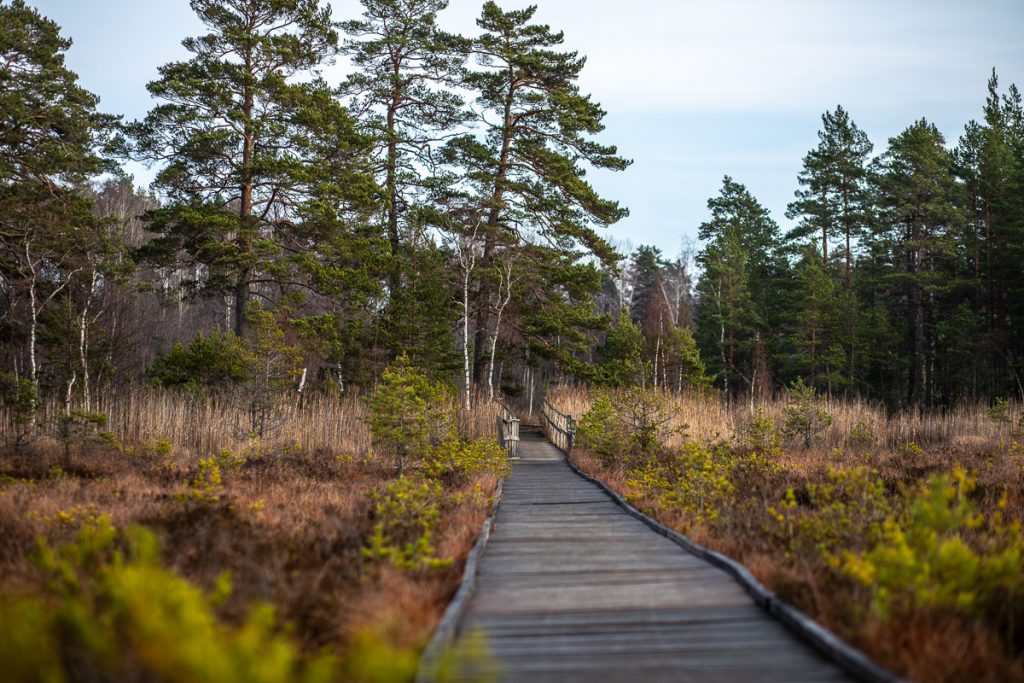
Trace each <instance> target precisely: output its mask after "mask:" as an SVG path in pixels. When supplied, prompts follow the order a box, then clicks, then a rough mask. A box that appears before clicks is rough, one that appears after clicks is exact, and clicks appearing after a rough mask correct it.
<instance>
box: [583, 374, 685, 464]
mask: <svg viewBox="0 0 1024 683" xmlns="http://www.w3.org/2000/svg"><path fill="white" fill-rule="evenodd" d="M673 418H674V415H673V413H672V406H671V404H670V403H669V401H668V399H666V398H665V396H664V395H663V394H661V393H660V392H658V391H654V390H651V389H642V388H639V387H632V388H629V389H618V390H613V391H609V392H607V393H603V394H601V395H599V396H598V397H597V399H596V400H595V401H594V403H593V404H592V405H591V407H590V410H588V411H587V413H586V414H585V415H584V416H583V417H582V418H581V419H580V421H579V423H578V424H577V428H576V443H577V445H579V446H580V447H582V448H586V449H588V450H590V451H592V452H593V453H594V454H595V455H597V456H598V457H599V458H600V459H601V460H602V461H603V462H604V463H605V464H606V465H614V464H619V465H623V464H627V463H628V462H629V461H631V460H636V459H651V458H655V457H657V456H658V454H659V453H661V452H662V450H663V448H664V444H665V443H666V442H667V441H668V440H669V439H670V438H672V437H673V436H674V435H676V434H680V433H685V431H686V425H682V426H680V427H673V426H672V420H673Z"/></svg>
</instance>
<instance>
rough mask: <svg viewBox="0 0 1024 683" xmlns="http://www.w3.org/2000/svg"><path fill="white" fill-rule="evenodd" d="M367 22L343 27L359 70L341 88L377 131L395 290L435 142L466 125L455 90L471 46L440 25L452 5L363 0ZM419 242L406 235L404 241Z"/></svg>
mask: <svg viewBox="0 0 1024 683" xmlns="http://www.w3.org/2000/svg"><path fill="white" fill-rule="evenodd" d="M362 4H363V9H364V12H363V17H362V19H359V20H355V21H348V22H345V23H343V24H342V28H343V29H344V31H345V32H346V33H347V34H348V35H349V36H351V38H350V39H349V40H347V41H345V44H344V47H343V51H344V52H345V53H346V54H348V55H349V56H350V57H351V59H352V63H353V65H354V66H355V67H356V68H357V69H358V71H357V72H356V73H354V74H352V75H351V76H350V77H349V78H348V80H347V81H346V83H345V84H344V85H343V86H342V89H343V90H344V91H345V92H347V93H350V94H352V95H353V96H354V98H355V102H354V107H353V108H354V109H355V110H356V111H358V112H361V115H362V120H363V121H365V123H366V124H367V125H368V126H369V127H370V128H371V129H372V130H373V131H374V134H375V137H376V140H377V147H378V151H377V157H378V158H379V160H380V164H379V166H380V169H379V176H380V184H381V186H382V187H383V189H384V195H385V200H386V201H385V202H384V204H383V208H384V210H385V213H386V216H385V220H386V223H387V234H388V240H389V242H390V246H391V255H392V257H393V259H394V270H393V272H392V276H391V290H392V292H393V293H395V294H397V292H398V290H399V289H400V288H401V286H402V282H401V277H400V276H401V272H400V264H401V262H402V259H401V256H402V254H401V250H400V247H401V243H402V239H403V238H402V233H403V232H405V233H408V232H409V231H410V230H411V229H412V228H413V227H414V226H410V225H408V224H407V225H404V226H403V225H401V220H400V217H401V216H402V215H403V214H407V213H408V209H409V207H410V206H411V205H413V204H415V203H417V202H419V201H421V200H422V199H423V197H422V194H423V186H424V185H425V184H427V183H428V178H425V177H423V176H424V174H429V173H430V172H431V171H432V169H433V167H434V163H435V161H434V154H435V152H436V149H435V148H436V147H437V146H438V144H439V143H440V142H441V141H442V140H443V139H444V138H446V137H448V136H450V135H451V134H452V131H453V130H456V129H458V127H459V126H461V125H462V124H463V123H465V122H466V120H467V114H466V112H465V111H464V109H463V101H462V98H461V97H460V96H459V95H458V94H457V93H456V92H455V91H453V90H451V89H450V88H448V87H446V86H453V85H457V84H458V82H459V76H460V73H461V69H462V65H463V62H464V61H465V52H466V49H467V46H466V44H465V43H466V41H464V40H463V39H460V38H458V37H457V36H453V35H450V34H447V33H444V32H443V31H441V30H440V29H439V28H438V27H437V23H436V21H437V14H438V13H439V12H441V11H442V10H444V9H445V8H446V7H447V6H448V0H362ZM411 237H415V236H412V235H407V236H406V239H410V238H411Z"/></svg>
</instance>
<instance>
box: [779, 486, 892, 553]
mask: <svg viewBox="0 0 1024 683" xmlns="http://www.w3.org/2000/svg"><path fill="white" fill-rule="evenodd" d="M806 493H807V504H806V505H798V504H797V499H796V495H795V493H794V491H793V489H789V490H788V491H787V492H786V496H785V497H784V498H783V499H782V501H780V503H779V505H778V506H777V507H771V508H769V509H768V512H769V514H770V515H771V516H772V518H773V519H774V520H775V522H776V523H777V526H776V527H775V528H774V529H773V533H774V535H775V536H776V537H777V538H779V539H780V540H781V541H782V542H783V544H784V545H785V547H786V554H787V556H788V557H791V558H792V557H798V556H799V557H817V558H819V559H820V560H822V561H824V562H825V563H826V564H828V565H829V566H831V567H833V568H838V565H839V555H840V553H842V552H845V551H849V550H852V549H861V548H868V547H871V545H872V544H873V543H876V542H878V541H879V540H880V539H881V538H882V528H883V525H884V523H885V520H886V519H887V518H888V517H889V516H890V515H891V514H892V512H893V509H892V506H891V505H890V503H889V499H888V497H887V496H886V491H885V482H884V481H882V478H881V477H880V476H879V475H878V472H876V471H875V470H873V469H870V468H868V467H854V468H850V469H832V468H829V469H828V474H827V476H826V480H825V482H824V483H821V484H809V485H808V487H807V492H806Z"/></svg>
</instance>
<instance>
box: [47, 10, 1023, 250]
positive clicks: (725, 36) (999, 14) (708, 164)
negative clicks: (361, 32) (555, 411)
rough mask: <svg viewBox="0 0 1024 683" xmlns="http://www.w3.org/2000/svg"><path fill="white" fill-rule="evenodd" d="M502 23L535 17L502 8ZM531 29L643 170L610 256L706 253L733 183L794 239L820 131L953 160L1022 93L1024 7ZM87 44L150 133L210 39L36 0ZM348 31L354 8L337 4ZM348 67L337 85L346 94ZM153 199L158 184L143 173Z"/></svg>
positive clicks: (805, 13)
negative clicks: (831, 116) (157, 88)
mask: <svg viewBox="0 0 1024 683" xmlns="http://www.w3.org/2000/svg"><path fill="white" fill-rule="evenodd" d="M498 2H499V5H501V6H502V7H503V8H505V9H512V8H520V7H523V6H525V5H527V4H529V3H527V2H524V1H522V0H498ZM533 2H534V3H535V4H537V5H539V8H538V10H537V14H536V16H535V21H537V22H540V23H546V24H549V25H550V26H551V27H552V28H553V29H556V30H561V31H564V32H565V45H566V48H567V49H572V50H577V51H579V52H580V53H581V54H583V55H586V56H587V65H586V67H585V68H584V70H583V73H582V75H581V78H580V86H581V89H582V90H583V91H584V92H586V93H589V94H591V95H592V96H593V98H594V99H595V100H596V101H598V102H600V103H601V105H602V106H603V107H604V109H605V110H606V111H607V112H608V114H607V117H606V118H605V124H606V126H607V128H606V130H605V131H604V132H603V133H602V134H601V136H600V137H599V140H600V141H601V142H603V143H605V144H614V145H617V146H618V148H619V151H620V153H621V154H622V155H623V156H625V157H627V158H630V159H632V160H633V162H634V163H633V165H632V166H631V167H630V168H628V169H627V170H626V171H624V172H621V173H613V172H609V171H600V172H594V173H592V174H591V175H590V176H589V178H590V180H591V182H592V183H593V184H594V186H595V187H596V188H597V189H598V190H599V191H600V192H601V193H602V194H603V195H604V196H606V197H608V198H611V199H616V200H618V201H620V202H621V203H622V204H623V205H625V206H627V207H628V208H629V209H630V216H629V217H628V218H625V219H623V220H622V221H620V222H619V223H618V224H616V225H615V226H612V228H610V231H609V233H608V236H609V237H610V238H611V239H612V240H613V242H615V243H617V244H620V245H621V246H624V247H627V246H629V245H632V246H636V245H640V244H652V245H655V246H657V247H659V248H660V249H661V250H662V252H663V253H664V254H665V255H666V256H674V255H675V254H676V253H678V251H679V250H680V248H681V246H682V245H683V244H685V243H687V242H693V241H694V240H695V239H696V234H697V227H698V226H699V225H700V224H701V223H702V222H703V221H705V220H706V219H707V217H708V212H707V200H708V198H709V197H712V196H714V195H715V194H717V192H718V190H719V188H720V187H721V183H722V177H723V176H724V175H730V176H732V177H733V179H735V180H737V181H738V182H741V183H743V184H745V185H746V186H747V187H748V188H749V189H750V191H751V192H752V193H753V194H754V196H756V197H757V198H758V199H759V200H760V201H761V203H763V204H764V205H765V206H766V207H768V209H769V211H770V212H771V213H772V215H773V217H774V218H775V219H776V220H777V221H778V222H779V223H780V224H781V225H782V226H783V228H784V229H785V228H786V227H788V226H789V225H790V221H788V220H787V219H786V218H785V210H786V205H787V204H788V203H789V202H790V201H792V198H793V192H794V191H795V190H796V188H797V182H796V177H797V174H798V173H799V171H800V168H801V162H802V159H803V157H804V155H805V154H806V153H807V151H809V150H810V149H811V148H813V147H814V146H815V144H816V143H817V131H818V130H819V128H820V124H821V115H822V113H823V112H825V111H826V110H834V109H835V107H836V106H837V105H842V106H843V107H844V108H845V109H846V110H847V111H848V112H850V115H851V117H852V119H853V120H854V122H855V123H856V124H857V125H858V126H859V127H860V128H861V129H863V130H864V131H865V132H866V133H867V134H868V136H869V138H870V139H871V141H872V142H873V143H874V145H875V151H876V153H880V152H882V151H883V150H884V149H885V146H886V142H887V140H888V139H889V138H891V137H893V136H895V135H898V134H899V133H900V131H902V130H903V129H904V128H906V127H907V126H908V125H910V124H911V123H912V122H914V121H916V120H918V119H920V118H922V117H924V118H927V119H928V120H929V121H932V122H933V123H935V124H936V125H937V126H938V128H939V130H940V131H942V132H943V134H944V135H945V136H946V139H947V142H948V143H949V144H950V145H953V144H955V142H956V140H957V138H958V137H959V136H960V134H961V133H962V131H963V127H964V124H965V123H967V122H968V121H969V120H971V119H978V118H980V117H981V107H982V105H983V103H984V100H985V94H986V82H987V80H988V77H989V74H990V73H991V71H992V69H993V68H995V69H996V71H997V72H998V74H999V79H1000V85H1001V86H1002V87H1003V88H1004V89H1005V87H1006V86H1008V85H1009V84H1010V83H1017V84H1018V85H1019V86H1022V87H1024V40H1022V39H1021V30H1022V29H1024V2H1022V1H1021V0H973V1H972V2H964V1H963V0H716V1H712V0H630V1H629V2H622V0H533ZM29 4H34V5H35V6H36V7H37V8H38V9H39V11H40V12H41V13H42V14H43V15H45V16H47V17H49V18H51V19H53V20H54V21H56V22H57V23H58V24H59V25H60V26H61V27H62V29H63V33H64V35H65V36H68V37H70V38H71V39H72V40H73V41H74V44H73V46H72V47H71V49H70V50H69V52H68V55H67V63H68V65H69V67H70V68H71V69H73V70H74V71H75V72H76V73H78V75H79V77H80V80H81V83H82V84H83V85H84V86H85V87H87V88H88V89H90V90H92V91H93V92H94V93H96V94H97V95H99V96H100V98H101V103H100V106H101V109H103V110H104V111H107V112H110V113H114V114H121V115H124V116H125V118H126V119H129V120H131V119H136V118H141V117H143V116H144V115H145V113H146V112H147V111H148V110H149V108H150V107H152V106H153V104H154V102H153V101H152V100H151V99H150V97H149V94H148V93H147V91H146V89H145V85H146V83H147V82H149V81H151V80H153V79H154V78H155V77H156V75H157V68H158V67H159V66H160V65H161V64H165V63H167V62H170V61H175V60H180V59H185V58H187V56H188V55H187V53H186V52H185V50H184V48H182V47H181V40H182V39H183V38H185V37H186V36H189V35H197V34H199V33H201V32H202V27H201V25H200V24H199V22H198V21H197V20H196V18H195V17H194V15H193V14H192V12H191V10H190V8H189V4H188V2H187V0H36V1H35V2H34V3H33V2H32V0H29ZM330 4H331V5H332V6H333V10H334V16H335V18H336V19H338V20H343V19H349V18H354V17H356V16H358V15H359V13H360V11H361V10H360V5H359V4H358V2H357V0H332V2H331V3H330ZM481 5H482V0H451V2H450V5H449V7H448V9H447V10H446V11H445V12H444V13H442V14H441V15H440V23H441V25H442V26H443V27H444V28H445V29H447V30H450V31H458V32H461V33H463V34H465V35H473V34H475V33H476V26H475V23H474V20H475V19H476V17H477V16H478V15H479V12H480V7H481ZM346 71H347V65H345V64H344V63H339V64H337V65H335V66H334V67H331V68H330V69H328V70H326V71H325V76H326V77H327V79H328V80H329V81H331V82H332V83H336V82H338V81H340V80H341V79H342V78H343V77H344V75H345V73H346ZM129 170H130V172H132V173H133V174H135V177H136V180H137V182H139V183H140V184H146V183H148V181H149V180H150V179H151V178H152V173H153V172H152V170H146V169H145V168H142V167H140V166H136V165H133V166H131V167H130V168H129Z"/></svg>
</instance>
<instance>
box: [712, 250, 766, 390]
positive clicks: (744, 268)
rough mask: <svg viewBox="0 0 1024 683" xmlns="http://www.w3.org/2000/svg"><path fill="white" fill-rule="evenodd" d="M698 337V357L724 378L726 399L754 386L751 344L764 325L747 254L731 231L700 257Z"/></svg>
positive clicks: (753, 349)
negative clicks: (699, 350) (759, 314)
mask: <svg viewBox="0 0 1024 683" xmlns="http://www.w3.org/2000/svg"><path fill="white" fill-rule="evenodd" d="M698 261H699V262H700V264H701V266H702V267H703V268H704V272H703V273H702V274H701V277H700V280H699V281H698V282H697V292H698V296H699V301H700V303H699V305H698V309H697V320H698V328H697V329H698V334H699V341H700V342H701V344H700V346H701V349H702V354H703V355H704V357H705V358H708V359H709V365H710V368H711V369H712V370H713V371H714V372H715V374H716V376H717V377H720V378H721V379H722V384H723V388H724V390H725V393H726V396H728V397H730V398H731V397H732V396H733V395H735V394H737V393H738V392H739V390H740V387H741V385H742V383H746V384H748V385H753V384H754V377H755V371H756V359H755V353H754V352H755V342H756V340H757V339H758V334H757V331H758V329H759V327H760V325H761V324H762V320H761V318H760V317H759V316H758V315H757V312H756V307H755V304H754V301H753V297H752V295H751V291H750V274H749V267H750V266H749V264H750V254H749V252H748V251H747V250H746V249H745V248H744V247H743V245H742V244H741V243H740V240H739V237H738V236H737V234H736V232H735V231H734V230H727V231H725V232H724V233H723V234H722V235H721V236H719V237H718V238H716V239H715V240H714V241H713V242H712V243H710V244H709V245H707V246H706V247H705V249H704V250H703V251H702V252H701V254H700V256H699V257H698Z"/></svg>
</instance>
